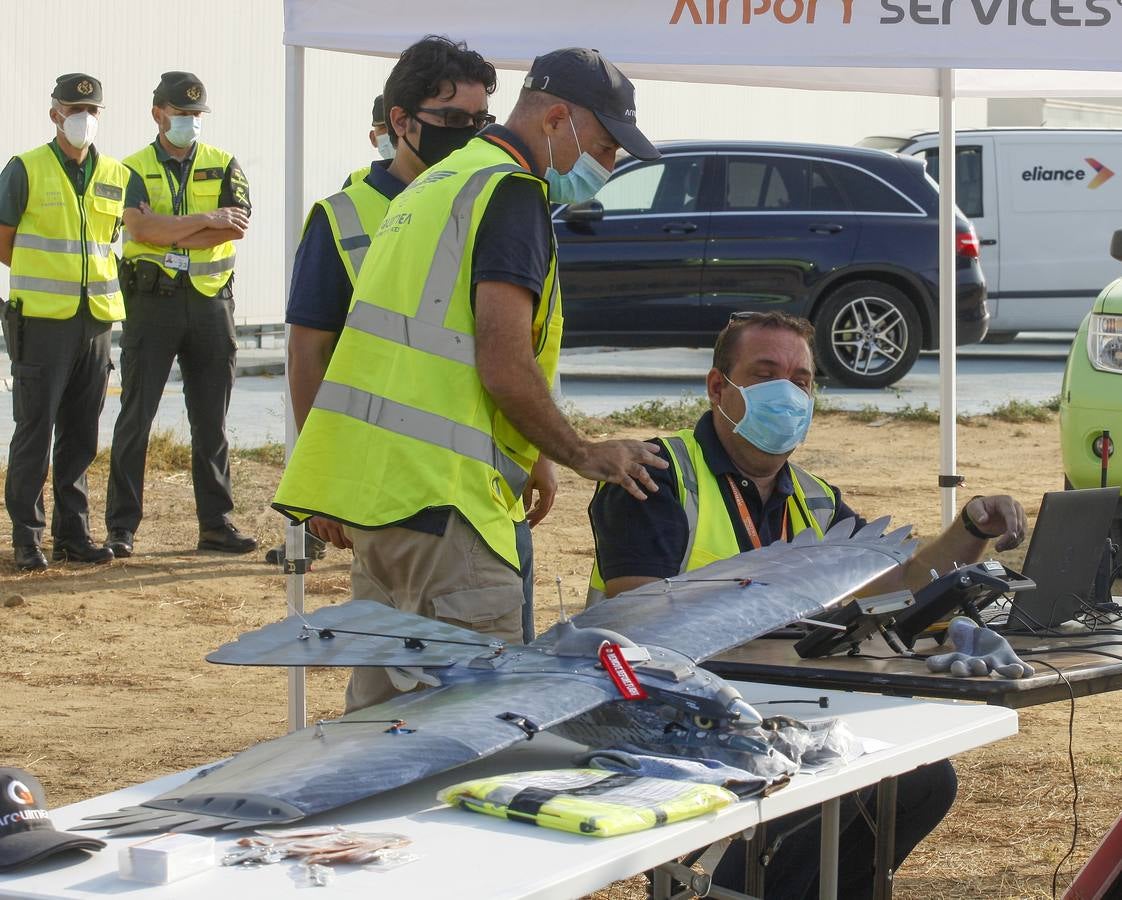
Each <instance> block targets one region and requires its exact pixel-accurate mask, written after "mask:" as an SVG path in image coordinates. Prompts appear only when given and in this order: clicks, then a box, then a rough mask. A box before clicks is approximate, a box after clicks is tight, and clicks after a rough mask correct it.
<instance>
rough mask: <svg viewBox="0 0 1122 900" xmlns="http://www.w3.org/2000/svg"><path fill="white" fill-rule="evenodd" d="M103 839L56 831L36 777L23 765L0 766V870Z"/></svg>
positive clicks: (101, 844) (96, 845)
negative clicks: (12, 767) (15, 767)
mask: <svg viewBox="0 0 1122 900" xmlns="http://www.w3.org/2000/svg"><path fill="white" fill-rule="evenodd" d="M104 846H105V841H99V840H98V839H97V838H95V837H87V836H86V835H84V834H74V833H72V832H69V831H57V830H56V829H55V827H54V825H52V824H51V819H50V816H48V815H47V796H46V794H45V793H44V792H43V785H41V784H40V783H39V779H38V778H36V777H35V776H34V775H32V774H31V773H30V772H28V771H25V770H24V769H8V768H0V872H7V871H10V870H12V869H18V868H19V867H20V866H26V865H30V864H31V863H34V862H38V861H39V860H41V859H45V858H46V857H48V856H53V855H54V854H55V853H61V852H62V851H63V850H100V849H101V848H102V847H104Z"/></svg>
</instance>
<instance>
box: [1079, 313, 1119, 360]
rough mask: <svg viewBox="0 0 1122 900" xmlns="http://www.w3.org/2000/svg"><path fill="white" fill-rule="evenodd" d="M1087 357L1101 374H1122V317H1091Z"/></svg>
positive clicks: (1093, 315) (1088, 329) (1094, 315)
mask: <svg viewBox="0 0 1122 900" xmlns="http://www.w3.org/2000/svg"><path fill="white" fill-rule="evenodd" d="M1087 356H1088V357H1089V358H1090V360H1091V365H1092V366H1094V367H1095V368H1096V369H1098V370H1099V371H1100V372H1119V373H1122V316H1104V315H1100V314H1092V315H1091V321H1090V322H1089V323H1088V326H1087Z"/></svg>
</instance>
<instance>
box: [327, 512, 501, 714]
mask: <svg viewBox="0 0 1122 900" xmlns="http://www.w3.org/2000/svg"><path fill="white" fill-rule="evenodd" d="M345 531H346V534H347V537H348V538H349V539H350V540H351V541H352V543H353V544H354V563H353V564H352V566H351V591H352V595H353V597H354V599H356V600H377V601H378V602H379V603H384V604H386V605H387V606H392V607H394V608H395V609H399V610H401V611H402V612H408V613H413V614H414V615H418V616H425V617H427V618H430V619H439V620H440V621H441V622H447V623H449V624H450V625H457V626H459V627H460V628H470V629H471V630H473V631H478V632H479V633H480V634H485V635H489V636H491V637H496V638H499V639H500V640H503V641H506V642H507V643H511V644H518V643H521V642H522V603H523V588H522V577H521V575H519V574H518V573H517V572H515V571H514V570H513V569H512V568H510V566H508V565H507V564H506V563H505V562H503V560H502V559H500V558H499V557H498V556H496V555H495V554H494V553H493V552H492V551H491V549H490V548H489V547H488V546H487V544H486V543H484V541H483V540H482V539H481V538H480V537H479V535H478V534H476V532H475V530H474V529H473V528H472V527H471V526H470V525H468V524H467V523H466V522H465V521H464V520H463V519H462V518H461V517H460V515H459V513H457V512H455V510H450V511H449V513H448V522H447V525H446V527H445V529H444V534H443V535H435V534H426V533H424V532H421V531H411V530H410V529H408V528H396V527H390V528H379V529H376V530H374V531H365V530H362V529H358V528H346V529H345ZM397 693H398V690H397V689H396V688H395V687H394V686H393V685H392V684H391V683H390V679H389V677H388V676H387V675H386V672H385V669H383V668H381V667H377V666H365V667H362V668H356V669H354V671H353V672H352V673H351V680H350V683H349V684H348V685H347V696H346V711H347V712H354V711H355V710H356V709H364V708H365V707H367V706H373V705H374V704H375V703H381V702H382V701H384V700H388V699H390V698H391V697H393V696H394V695H396V694H397Z"/></svg>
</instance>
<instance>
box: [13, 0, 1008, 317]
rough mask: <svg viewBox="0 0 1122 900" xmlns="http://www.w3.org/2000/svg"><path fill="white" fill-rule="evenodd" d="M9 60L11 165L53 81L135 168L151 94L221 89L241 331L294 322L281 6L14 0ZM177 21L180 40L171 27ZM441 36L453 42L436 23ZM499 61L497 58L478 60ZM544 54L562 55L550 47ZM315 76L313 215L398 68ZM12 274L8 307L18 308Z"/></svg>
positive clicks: (669, 123) (356, 151)
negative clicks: (176, 79)
mask: <svg viewBox="0 0 1122 900" xmlns="http://www.w3.org/2000/svg"><path fill="white" fill-rule="evenodd" d="M3 11H4V36H5V42H4V43H5V49H4V52H3V53H0V98H2V109H3V127H2V128H0V158H3V159H6V158H7V157H8V156H10V155H11V154H14V153H19V152H22V151H24V150H27V149H30V148H31V147H34V146H35V145H37V144H40V143H43V142H45V141H47V140H49V139H50V138H51V136H52V135H53V128H52V126H51V124H50V122H49V121H48V119H47V110H48V108H49V105H50V101H49V95H50V90H51V88H52V86H53V85H54V79H55V76H56V75H58V74H61V73H63V72H72V71H87V72H90V73H92V74H94V75H96V76H97V77H99V78H100V79H101V80H102V82H103V84H104V87H105V92H106V103H107V104H108V106H107V108H106V110H105V111H104V113H103V116H102V121H101V130H100V133H99V137H98V140H97V145H98V148H99V149H101V150H102V151H103V152H105V153H108V154H110V155H113V156H118V157H121V156H125V155H127V154H129V153H131V152H133V151H135V150H137V149H139V148H140V147H141V146H142V145H144V144H145V143H147V142H149V141H151V140H152V139H153V137H154V136H155V127H154V125H153V123H152V121H151V118H150V115H149V110H150V108H151V92H152V88H153V87H155V85H156V82H157V81H158V80H159V76H160V73H161V72H164V71H167V70H169V69H187V70H190V71H193V72H195V73H196V74H197V75H198V76H199V77H200V78H202V79H203V81H204V82H205V84H206V86H207V91H208V94H209V102H210V105H211V107H212V108H213V110H214V112H213V113H212V114H211V115H209V116H206V117H205V119H204V124H203V140H205V141H207V142H208V143H213V144H216V145H218V146H220V147H223V148H225V149H227V150H230V151H231V152H233V153H234V154H235V155H236V156H237V157H238V159H239V161H240V162H241V164H242V166H243V167H244V169H245V170H246V173H247V175H248V176H249V179H250V184H251V195H252V198H253V203H254V216H253V224H252V227H251V229H250V232H249V235H248V236H247V237H246V239H245V240H244V241H242V242H241V243H240V245H239V247H238V287H237V316H238V321H239V323H241V324H261V323H275V322H279V321H281V320H282V319H283V313H284V289H283V270H284V266H285V265H286V260H285V259H284V251H283V247H284V234H283V227H284V197H283V184H284V168H283V166H284V159H283V152H284V151H283V134H284V50H283V47H282V45H281V35H282V32H283V17H282V4H281V2H280V0H225V2H219V0H194V2H192V3H190V4H188V5H187V6H183V7H174V8H172V7H167V8H164V7H158V6H153V5H152V4H151V3H147V2H141V0H113V2H112V3H111V4H109V5H108V6H106V7H104V8H103V9H102V10H101V12H99V13H98V14H96V15H95V14H92V9H91V7H90V5H89V4H88V3H83V2H79V0H3ZM176 17H179V21H180V22H181V23H182V26H184V27H181V28H179V29H178V30H174V29H173V28H172V27H171V23H172V22H173V21H175V19H176ZM433 27H434V30H438V29H439V25H438V23H434V25H433ZM479 49H480V50H481V51H482V52H484V53H485V52H486V48H479ZM542 49H543V50H547V49H550V48H549V47H548V46H547V45H546V44H544V43H543V46H542ZM306 62H307V72H306V79H307V90H306V96H307V107H306V121H307V150H306V153H307V156H306V159H307V165H306V173H305V186H306V196H305V197H304V198H302V200H301V203H302V207H303V208H305V209H306V208H307V205H308V204H309V203H310V202H312V201H314V200H315V199H316V198H318V197H322V196H325V195H327V194H329V193H331V192H332V191H334V190H337V189H338V187H339V185H340V184H341V183H342V181H343V179H344V177H345V176H346V175H347V174H348V173H349V172H351V171H352V170H353V169H355V168H356V167H357V166H359V165H361V164H362V163H363V162H364V161H366V160H368V159H370V157H371V156H372V151H371V148H370V145H369V143H368V141H367V130H368V128H369V115H370V104H371V101H372V100H373V97H374V95H375V94H377V93H379V91H380V87H381V84H382V83H383V82H384V80H385V77H386V75H387V74H388V72H389V69H390V67H391V65H392V62H391V61H389V60H383V59H377V58H374V57H363V56H348V55H344V54H335V53H325V52H322V51H314V50H310V51H307V53H306ZM521 80H522V73H514V72H502V73H500V88H499V91H498V93H497V94H496V96H495V97H494V98H493V101H492V109H493V111H494V112H495V113H496V114H497V115H498V116H499V118H500V120H501V119H502V117H503V116H504V115H505V114H506V113H507V112H508V111H509V110H510V108H511V106H512V105H513V102H514V99H515V97H516V95H517V90H518V87H519V85H520V83H521ZM637 99H638V108H639V116H640V122H641V124H642V125H643V127H644V130H646V131H647V132H648V134H650V136H651V137H652V138H654V139H669V138H682V137H690V138H762V139H772V140H795V141H820V142H826V143H852V142H854V141H856V140H858V139H860V138H861V137H864V136H865V135H868V134H874V133H886V132H888V133H896V132H900V131H902V130H908V129H931V128H935V127H936V126H937V101H935V100H933V99H930V98H912V97H900V96H893V95H878V94H853V93H828V94H827V93H815V92H806V91H786V90H774V89H757V88H747V89H746V88H738V87H732V86H726V85H694V84H672V83H666V82H657V81H648V82H640V83H639V84H638V98H637ZM958 117H959V123H960V125H961V126H962V127H971V126H979V125H984V124H986V103H985V101H982V100H963V101H960V102H959V106H958ZM7 287H8V282H7V269H5V268H3V267H0V296H6V295H7Z"/></svg>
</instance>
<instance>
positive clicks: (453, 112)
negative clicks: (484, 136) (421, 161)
mask: <svg viewBox="0 0 1122 900" xmlns="http://www.w3.org/2000/svg"><path fill="white" fill-rule="evenodd" d="M417 112H419V113H428V114H429V115H430V116H436V117H437V118H438V119H440V120H441V122H443V124H444V127H445V128H469V127H472V126H474V127H475V129H476V130H477V131H478V130H480V129H482V128H486V127H487V126H488V125H494V124H495V117H494V116H493V115H491V114H490V113H486V112H477V113H469V112H465V111H464V110H462V109H456V108H455V107H445V108H443V109H433V108H432V107H428V106H419V107H417Z"/></svg>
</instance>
